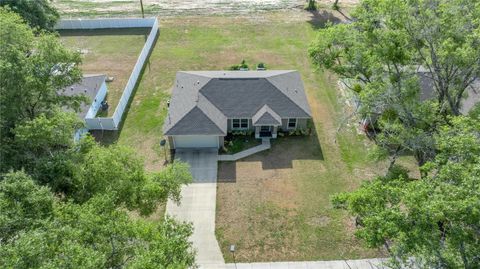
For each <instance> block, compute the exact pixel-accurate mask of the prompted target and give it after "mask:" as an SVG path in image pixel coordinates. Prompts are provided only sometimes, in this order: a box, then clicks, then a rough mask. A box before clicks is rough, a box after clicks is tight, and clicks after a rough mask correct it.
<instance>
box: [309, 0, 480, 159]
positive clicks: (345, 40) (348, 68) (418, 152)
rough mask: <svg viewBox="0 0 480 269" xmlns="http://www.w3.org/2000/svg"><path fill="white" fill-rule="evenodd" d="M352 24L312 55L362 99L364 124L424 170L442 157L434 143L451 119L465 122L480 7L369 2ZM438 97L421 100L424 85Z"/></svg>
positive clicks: (479, 54)
mask: <svg viewBox="0 0 480 269" xmlns="http://www.w3.org/2000/svg"><path fill="white" fill-rule="evenodd" d="M352 18H353V19H352V22H351V23H349V24H337V25H330V26H329V27H327V28H326V29H321V30H320V31H319V33H318V37H317V39H316V40H315V42H313V44H312V46H311V48H310V56H311V58H312V59H313V61H314V63H315V64H316V65H317V66H318V67H320V68H325V69H328V70H331V71H333V72H334V73H336V74H337V75H339V76H340V78H341V79H342V80H343V81H345V82H346V85H347V86H348V87H350V88H351V89H352V90H355V91H356V92H358V95H359V97H360V102H361V110H360V113H361V115H362V117H364V118H367V119H372V121H374V122H376V123H377V127H378V128H379V129H381V131H382V132H381V135H379V136H377V140H376V141H377V142H378V143H379V144H380V145H381V146H382V147H384V148H385V149H389V150H391V151H394V152H398V151H403V152H410V151H411V152H413V153H414V155H415V157H416V159H417V161H418V163H419V165H423V164H424V163H425V162H427V161H428V160H431V159H432V158H434V156H435V149H434V148H433V145H434V141H432V139H431V138H432V136H433V134H434V133H435V132H436V131H437V130H438V127H439V126H441V125H443V124H445V123H446V121H447V119H448V117H447V116H448V115H460V114H461V113H460V110H461V101H462V99H463V98H464V97H465V95H466V91H467V89H468V87H470V86H471V85H472V83H473V82H474V80H475V79H476V78H478V77H479V75H480V64H479V63H480V46H479V45H478V44H479V43H480V27H479V23H480V21H479V18H480V6H479V5H478V3H477V1H471V0H433V1H432V0H408V1H398V0H364V1H361V3H360V5H359V6H358V7H357V8H356V9H355V11H354V12H353V13H352ZM420 73H421V74H423V75H424V76H426V78H427V79H429V80H431V81H432V92H433V98H431V99H429V100H421V91H420V81H419V80H420V78H419V74H420Z"/></svg>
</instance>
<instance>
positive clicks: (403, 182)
mask: <svg viewBox="0 0 480 269" xmlns="http://www.w3.org/2000/svg"><path fill="white" fill-rule="evenodd" d="M435 138H436V147H437V148H438V150H439V154H438V155H436V157H435V159H434V160H433V161H431V162H428V163H427V164H426V165H425V166H423V167H422V169H424V170H425V171H426V172H427V174H428V176H426V177H425V178H422V179H420V180H418V179H412V178H410V177H409V176H408V173H407V171H406V170H405V169H402V168H399V167H394V168H393V169H391V171H390V172H389V174H388V175H386V176H383V177H378V178H375V179H373V180H372V181H366V182H365V183H364V184H363V185H362V186H361V187H360V188H359V189H358V190H356V191H353V192H351V193H342V194H339V195H337V196H335V197H334V198H333V202H334V205H335V206H336V207H339V208H343V209H347V210H348V211H349V212H350V213H351V214H353V215H354V216H356V218H357V221H356V222H357V225H358V230H357V232H356V235H357V236H358V237H359V238H361V239H363V240H364V241H365V242H366V243H367V244H368V245H369V246H370V247H381V246H385V247H386V249H387V250H388V251H389V253H390V254H391V255H392V257H394V260H393V262H394V264H395V265H405V264H409V263H410V264H411V263H415V264H416V266H417V267H416V268H472V269H473V268H478V267H479V266H480V256H479V253H480V234H479V233H478V231H480V184H479V182H480V123H479V122H478V121H476V120H473V119H470V118H466V117H456V118H454V119H452V125H446V126H442V127H441V128H440V131H439V134H438V135H436V137H435ZM412 258H413V259H412Z"/></svg>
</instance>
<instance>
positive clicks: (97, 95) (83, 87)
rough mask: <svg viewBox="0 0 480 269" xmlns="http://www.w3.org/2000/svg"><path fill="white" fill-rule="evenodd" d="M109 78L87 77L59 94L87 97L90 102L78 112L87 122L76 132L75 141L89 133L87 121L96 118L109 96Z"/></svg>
mask: <svg viewBox="0 0 480 269" xmlns="http://www.w3.org/2000/svg"><path fill="white" fill-rule="evenodd" d="M106 78H107V76H105V75H85V76H83V78H82V80H81V81H80V83H77V84H74V85H71V86H69V87H66V88H64V89H62V90H60V91H59V94H62V95H67V96H73V95H80V94H83V95H86V96H87V97H88V99H89V100H90V101H89V102H88V103H84V104H82V105H81V107H80V110H79V111H78V113H77V115H78V117H79V118H80V119H81V120H82V121H84V122H85V127H84V128H81V129H78V130H77V131H76V132H75V141H77V140H78V139H80V138H81V137H82V135H84V134H85V133H87V132H88V130H90V129H91V128H90V127H89V126H88V121H86V119H93V118H95V117H96V115H97V113H98V111H99V109H100V108H101V106H102V102H103V101H104V99H105V97H106V96H107V91H108V90H107V83H106V81H105V80H106Z"/></svg>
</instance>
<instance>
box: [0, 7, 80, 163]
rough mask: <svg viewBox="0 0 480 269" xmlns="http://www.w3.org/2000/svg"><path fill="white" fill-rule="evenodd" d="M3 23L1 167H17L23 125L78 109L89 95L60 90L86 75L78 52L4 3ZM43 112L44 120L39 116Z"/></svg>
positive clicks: (0, 41)
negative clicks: (26, 21) (19, 128)
mask: <svg viewBox="0 0 480 269" xmlns="http://www.w3.org/2000/svg"><path fill="white" fill-rule="evenodd" d="M0 25H2V27H1V28H0V47H1V48H2V49H1V50H0V73H1V74H2V76H1V79H0V132H1V134H2V135H1V137H0V139H1V140H0V142H1V143H0V155H1V159H0V171H3V172H5V171H7V169H8V168H9V167H15V168H18V167H17V166H15V165H16V164H18V163H19V162H18V160H17V158H16V157H17V156H16V155H17V153H19V152H20V150H19V149H16V148H15V147H16V146H17V144H16V143H15V141H14V137H15V128H16V127H17V126H18V125H22V124H27V123H26V122H27V121H33V122H30V124H35V125H38V124H41V123H42V124H45V121H46V120H47V118H49V117H52V116H53V115H56V114H57V112H58V111H61V110H64V109H70V110H72V111H75V110H77V109H79V107H80V105H81V104H82V102H85V101H87V99H86V97H85V96H83V95H77V96H65V95H61V94H58V91H59V90H60V89H63V88H65V87H67V86H69V85H72V84H74V83H76V82H78V81H79V80H80V78H81V71H80V69H79V67H78V66H79V64H80V62H81V59H80V55H79V54H78V53H75V52H72V51H70V50H68V49H66V48H64V47H63V45H62V44H61V42H60V41H59V39H58V37H57V36H55V35H53V34H46V33H40V34H39V35H35V34H34V31H33V30H32V29H31V28H30V27H29V26H28V25H26V24H24V23H23V21H22V19H21V18H20V16H19V15H17V14H15V13H13V12H11V11H9V10H7V9H5V8H2V7H0ZM41 114H44V118H43V120H42V119H40V118H39V119H36V118H37V117H38V116H40V115H41ZM56 117H58V116H56ZM65 119H66V118H65ZM69 120H70V121H71V118H70V119H69ZM41 121H42V122H41ZM71 123H72V124H73V122H71ZM76 124H77V125H78V122H77V123H76ZM31 127H34V126H31ZM44 127H46V126H44ZM37 135H40V134H37ZM57 138H58V137H57ZM50 142H55V141H54V140H52V141H50ZM59 142H63V140H62V141H59Z"/></svg>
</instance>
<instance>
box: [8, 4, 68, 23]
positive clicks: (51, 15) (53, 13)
mask: <svg viewBox="0 0 480 269" xmlns="http://www.w3.org/2000/svg"><path fill="white" fill-rule="evenodd" d="M0 6H8V7H9V8H10V9H11V10H12V11H14V12H16V13H18V14H19V15H20V16H21V17H22V18H23V19H24V20H25V21H26V22H27V23H28V24H29V25H30V26H31V27H32V28H39V29H44V30H53V27H54V26H55V24H56V23H57V21H58V19H59V18H60V16H59V14H58V12H57V10H56V9H55V8H54V7H53V6H52V5H51V4H50V0H34V1H33V0H0Z"/></svg>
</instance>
